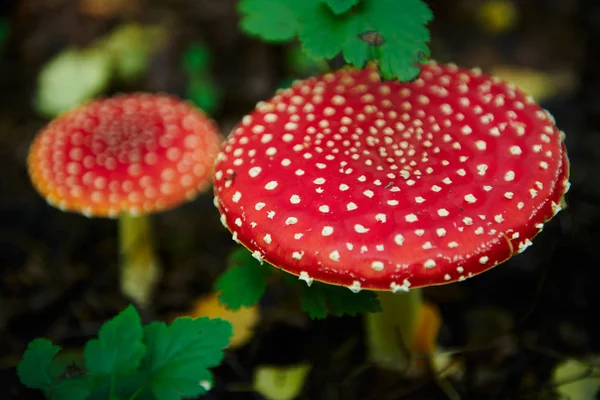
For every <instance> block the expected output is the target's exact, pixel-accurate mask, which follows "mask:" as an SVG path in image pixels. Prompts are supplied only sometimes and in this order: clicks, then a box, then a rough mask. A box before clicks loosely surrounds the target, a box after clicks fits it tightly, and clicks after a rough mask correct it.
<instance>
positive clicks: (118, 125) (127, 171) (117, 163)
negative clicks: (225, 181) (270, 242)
mask: <svg viewBox="0 0 600 400" xmlns="http://www.w3.org/2000/svg"><path fill="white" fill-rule="evenodd" d="M220 141H221V137H220V134H219V132H218V130H217V127H216V126H215V125H214V124H213V123H212V122H211V120H210V119H209V118H208V117H207V116H206V115H205V114H204V113H203V112H202V111H200V110H198V109H196V108H194V107H192V106H191V105H189V104H187V103H185V102H183V101H181V100H179V99H176V98H174V97H171V96H168V95H155V94H143V93H136V94H128V95H121V96H116V97H112V98H106V99H99V100H94V101H91V102H89V103H87V104H84V105H82V106H79V107H77V108H75V109H73V110H71V111H69V112H67V113H65V114H62V115H61V116H59V117H57V118H56V119H54V120H53V121H52V122H50V123H49V124H48V125H47V126H46V127H44V128H43V129H42V130H41V131H40V132H39V133H38V135H37V137H36V138H35V140H34V142H33V144H32V145H31V148H30V150H29V155H28V160H27V165H28V169H29V174H30V177H31V181H32V182H33V185H34V187H35V188H36V189H37V191H38V192H39V193H40V194H41V195H42V196H44V197H45V198H46V200H47V202H48V203H49V204H50V205H53V206H55V207H58V208H59V209H61V210H63V211H72V212H77V213H80V214H83V215H85V216H87V217H108V218H119V231H120V247H121V249H120V250H121V256H122V260H121V288H122V291H123V293H124V294H125V295H127V296H129V297H131V298H133V299H134V300H136V301H137V302H138V303H139V304H140V305H147V304H148V302H149V300H150V295H151V291H152V288H153V286H154V284H155V283H156V281H157V280H158V278H159V275H160V267H159V264H158V261H157V260H156V256H155V254H154V252H153V249H152V241H151V235H150V225H149V221H148V218H147V215H148V214H151V213H155V212H160V211H163V210H167V209H170V208H173V207H176V206H178V205H180V204H181V203H183V202H185V201H189V200H192V199H194V198H195V197H196V195H197V194H198V193H200V192H202V191H204V190H205V189H207V188H208V187H209V186H210V178H211V172H212V164H213V163H214V159H215V156H216V154H217V152H218V150H219V145H220Z"/></svg>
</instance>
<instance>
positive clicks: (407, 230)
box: [215, 63, 569, 291]
mask: <svg viewBox="0 0 600 400" xmlns="http://www.w3.org/2000/svg"><path fill="white" fill-rule="evenodd" d="M568 173H569V169H568V160H567V156H566V149H565V146H564V144H563V137H562V134H561V133H560V132H559V131H558V130H557V128H556V126H555V125H554V121H553V119H552V117H551V116H550V115H549V114H548V113H547V112H546V111H544V110H543V109H541V108H540V107H539V106H538V105H536V104H535V103H534V101H533V100H532V99H531V98H530V97H528V96H526V95H525V94H523V93H522V92H520V91H519V90H517V89H516V88H515V87H514V86H513V85H511V84H507V83H505V82H502V81H500V80H499V79H497V78H492V77H488V76H485V75H483V74H482V73H481V71H479V70H477V69H475V70H464V69H460V68H458V67H456V66H455V65H438V64H435V63H429V64H427V65H424V66H423V67H422V72H421V74H420V77H419V78H418V79H417V80H416V81H414V82H411V83H399V82H381V81H380V79H379V76H378V74H377V72H376V70H374V69H373V68H367V69H365V70H342V71H338V72H336V73H329V74H326V75H324V76H321V77H318V78H312V79H308V80H306V81H302V82H297V83H295V84H294V85H293V86H292V87H291V88H289V89H285V90H282V91H281V92H279V93H278V94H277V95H276V96H275V97H273V98H272V99H271V100H269V101H267V102H265V103H260V104H258V105H257V108H256V110H255V111H254V112H252V113H251V114H250V115H248V116H246V117H245V118H244V119H243V121H242V122H241V124H239V125H238V126H237V127H236V128H235V129H234V130H233V133H232V135H231V136H230V137H229V138H228V140H227V141H226V143H225V144H224V146H223V149H222V151H221V153H220V154H219V156H218V157H217V163H216V169H215V194H216V203H217V206H218V207H219V210H220V212H221V213H222V219H223V222H224V224H225V225H226V226H227V227H229V229H230V230H232V231H233V235H234V239H236V240H238V241H240V242H241V243H242V244H243V245H244V246H246V247H247V248H249V249H250V250H251V251H252V252H253V253H254V254H255V256H256V257H257V258H259V259H264V260H266V261H268V262H269V263H271V264H273V265H275V266H277V267H279V268H282V269H284V270H285V271H288V272H290V273H292V274H295V275H299V276H300V279H303V280H305V281H306V282H307V283H311V282H312V280H313V279H316V280H319V281H323V282H327V283H330V284H336V285H344V286H347V287H349V288H350V289H352V290H355V291H358V290H360V289H361V288H365V289H377V290H392V291H398V290H408V288H409V287H411V288H416V287H422V286H429V285H436V284H443V283H449V282H453V281H458V280H463V279H465V278H468V277H471V276H473V275H475V274H478V273H480V272H483V271H485V270H487V269H489V268H491V267H493V266H495V265H497V264H498V263H500V262H502V261H504V260H506V259H508V258H509V257H511V256H512V255H513V254H515V253H519V252H521V251H523V250H524V249H525V248H527V247H528V246H529V245H530V244H531V241H530V240H531V239H532V238H533V237H534V236H535V235H536V234H537V233H538V232H540V231H541V230H542V227H543V224H544V223H545V222H546V221H548V220H549V219H550V218H552V217H553V216H554V215H555V214H556V213H557V212H558V211H559V210H560V204H561V200H562V197H563V195H564V193H565V192H566V191H567V189H568V185H569V183H568Z"/></svg>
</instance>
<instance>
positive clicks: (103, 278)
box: [0, 0, 600, 400]
mask: <svg viewBox="0 0 600 400" xmlns="http://www.w3.org/2000/svg"><path fill="white" fill-rule="evenodd" d="M235 3H236V2H235V1H234V0H202V1H199V0H172V1H164V0H137V1H133V0H129V1H128V2H119V1H108V0H104V1H100V0H12V1H9V0H4V1H3V2H2V3H1V5H0V15H1V17H2V18H3V19H4V21H6V23H7V24H8V27H9V30H10V35H9V36H8V37H7V38H6V41H5V42H4V44H3V45H2V47H1V50H0V51H1V53H0V387H1V388H2V393H3V394H2V395H1V396H0V397H2V398H11V399H41V398H42V396H41V394H40V393H39V392H36V391H31V390H28V389H26V388H24V387H23V386H22V385H21V384H20V383H19V382H18V380H17V378H16V375H15V369H14V367H15V365H16V363H17V362H18V361H19V359H20V356H21V354H22V353H23V351H24V349H25V347H26V345H27V343H28V342H29V341H30V340H32V339H33V338H36V337H40V336H43V337H48V338H50V339H52V340H53V341H54V342H55V343H58V344H60V345H61V346H63V347H64V348H77V347H80V346H82V344H83V343H85V341H87V340H88V339H89V338H90V337H92V336H94V335H95V333H96V332H97V329H98V327H99V326H100V325H101V324H102V323H103V322H104V321H105V320H106V319H108V318H111V317H112V316H113V315H114V314H116V313H117V312H118V311H120V310H121V309H123V308H124V307H125V306H126V305H127V304H128V300H127V299H125V298H123V296H122V295H121V294H120V292H119V288H118V285H117V276H118V270H117V261H118V260H117V256H118V254H117V238H116V233H117V232H116V224H115V222H114V221H111V220H103V219H87V218H85V217H82V216H79V215H74V214H67V213H63V212H60V211H59V210H57V209H55V208H53V207H50V206H48V205H47V204H46V202H45V201H44V200H43V199H42V198H41V197H40V196H39V195H37V194H36V192H35V191H34V190H33V189H32V187H31V185H30V183H29V179H28V176H27V171H26V165H25V159H26V153H27V149H28V145H29V143H30V142H31V140H32V138H33V137H34V135H35V134H36V132H37V131H38V130H39V129H40V128H41V127H42V126H43V125H44V124H45V123H47V119H45V118H44V117H42V116H40V115H39V114H38V113H37V112H36V110H35V108H34V107H33V101H32V99H33V96H34V92H35V83H36V77H37V74H38V73H39V71H40V69H41V68H42V67H43V65H44V64H45V63H46V62H47V61H48V60H49V59H50V58H51V57H52V56H53V55H55V54H57V53H58V52H59V51H60V50H62V49H64V48H66V47H67V46H76V47H85V46H86V45H88V44H89V43H91V42H92V41H93V40H95V39H97V38H98V37H101V36H103V35H105V34H106V33H107V32H109V31H110V30H111V29H112V28H114V27H116V26H118V25H119V24H121V23H124V22H131V21H139V22H144V23H158V24H163V25H165V26H167V27H168V32H169V34H168V38H167V44H166V45H164V46H163V47H161V49H160V50H159V51H158V52H157V53H155V54H154V55H153V57H152V59H151V61H150V63H149V66H148V69H147V71H146V72H145V74H144V75H143V77H142V78H141V79H139V80H137V81H136V82H133V83H128V84H127V86H124V85H123V84H118V83H115V84H114V85H112V86H111V87H110V88H109V89H108V90H107V91H106V93H105V94H111V93H116V92H122V91H133V90H143V91H164V92H168V93H172V94H175V95H179V96H185V88H186V84H187V77H186V75H185V74H184V72H183V70H182V68H181V57H182V54H183V51H184V49H185V47H186V45H187V44H188V43H190V42H192V41H200V42H203V43H205V44H206V45H207V46H208V48H209V49H210V50H211V52H212V60H213V66H212V71H211V72H212V79H213V80H214V82H215V83H216V84H217V85H218V86H219V87H220V88H221V90H222V92H223V99H222V103H221V104H220V107H219V109H218V111H216V112H215V113H214V118H215V119H216V121H217V122H218V123H219V125H220V126H221V128H222V130H223V132H228V131H229V130H230V129H231V127H232V126H233V125H234V124H236V123H237V121H239V120H240V119H241V117H242V116H243V115H244V114H245V113H247V112H248V111H249V110H251V109H252V107H253V106H254V104H255V103H256V102H257V101H259V100H263V99H266V98H268V97H270V95H271V94H272V93H273V91H274V90H275V89H276V88H277V86H278V84H279V82H281V81H282V80H284V79H287V78H289V77H290V76H289V74H290V73H291V72H290V71H293V69H294V68H293V66H290V65H286V58H285V56H284V54H285V47H283V46H275V45H266V44H264V43H262V42H260V41H258V40H256V39H253V38H250V37H248V36H245V35H244V34H242V33H241V32H240V30H239V28H238V26H237V23H238V17H237V15H236V11H235ZM428 3H429V4H430V5H431V6H432V8H433V10H434V13H435V16H436V19H435V21H434V22H433V23H432V25H431V29H432V42H431V47H432V54H433V55H434V57H435V58H436V59H438V60H439V61H442V62H443V61H453V62H456V63H458V64H461V65H465V66H476V65H478V66H481V67H482V68H483V69H484V70H485V69H486V68H490V67H491V66H494V65H497V64H509V65H526V66H530V67H532V68H535V69H538V70H542V71H554V70H561V71H567V72H568V73H570V74H572V75H573V76H574V77H575V78H576V82H579V84H575V85H572V86H571V87H570V88H569V90H563V91H561V92H560V93H558V94H556V95H555V96H553V97H552V98H550V99H548V100H546V101H545V102H544V103H543V106H544V107H545V108H547V109H548V110H549V111H550V112H551V113H552V114H553V115H554V117H555V118H556V120H557V124H558V126H559V127H560V128H561V129H562V130H564V131H565V132H566V133H567V145H568V149H569V157H570V160H571V165H572V169H571V173H572V178H571V182H572V188H571V191H570V192H569V194H568V197H567V202H568V205H569V207H568V208H567V209H566V210H564V211H563V212H561V213H560V214H559V215H558V216H557V218H555V219H554V220H553V221H552V222H551V223H549V224H548V225H547V226H546V227H545V229H544V231H543V232H542V233H541V234H540V235H539V236H538V237H537V238H536V240H535V245H534V246H532V247H531V248H530V249H528V250H527V251H526V252H525V253H523V254H522V255H520V256H518V257H515V258H514V259H512V260H511V261H509V262H507V263H505V264H503V265H501V266H499V267H497V268H494V269H493V270H492V271H490V272H487V273H485V274H482V275H481V276H479V277H475V278H473V279H470V280H467V281H465V282H463V283H459V284H452V285H447V286H442V287H438V288H431V289H427V290H426V291H425V294H426V296H427V298H428V299H429V300H431V301H433V302H435V303H436V304H437V305H438V306H439V308H440V310H441V315H442V318H443V327H442V331H441V333H440V339H439V341H440V351H448V352H450V351H451V358H452V361H453V362H452V366H451V368H450V369H449V370H448V371H447V372H448V374H447V377H446V379H447V383H448V384H449V385H450V386H451V387H452V388H453V390H454V391H455V392H456V393H458V394H459V395H460V398H463V399H554V398H559V397H558V395H557V394H556V392H555V384H554V383H553V382H552V380H551V375H552V371H553V368H554V367H555V366H556V365H557V364H558V363H560V362H561V361H564V360H566V359H569V358H574V357H575V358H581V357H586V356H589V355H591V354H598V352H599V349H600V324H597V322H596V318H597V315H598V314H597V309H596V307H597V306H599V305H600V301H599V300H600V299H599V297H600V290H598V288H597V287H596V286H597V285H598V283H599V282H600V268H598V267H599V266H600V252H598V247H597V246H598V243H600V174H599V173H598V171H599V170H600V44H599V43H600V4H598V2H597V1H595V0H580V1H576V0H530V1H527V2H515V4H516V5H517V9H518V21H517V25H516V26H515V27H514V28H513V29H510V30H508V31H506V32H503V33H500V34H496V33H492V32H490V31H489V30H486V29H485V27H484V26H482V24H481V23H480V20H479V19H478V15H479V14H478V10H479V9H480V7H481V5H482V4H483V3H484V1H483V0H481V1H480V0H461V1H452V2H447V1H443V0H430V1H428ZM153 224H154V227H155V228H156V230H155V231H156V244H157V248H158V252H159V255H160V258H161V261H162V263H163V265H164V266H165V276H164V278H163V279H162V281H161V283H160V288H159V289H158V290H157V291H156V295H155V298H154V300H153V304H152V306H151V307H150V309H149V310H147V311H145V312H144V313H143V318H144V321H145V322H149V321H151V320H154V319H163V320H168V319H170V318H171V317H172V316H173V315H176V314H178V313H183V312H185V311H186V310H187V309H188V308H189V307H190V305H191V304H192V302H193V300H194V299H195V298H196V297H198V296H200V295H202V294H205V293H208V292H209V291H210V289H211V285H212V283H213V281H214V279H215V277H216V276H218V275H219V273H221V272H222V271H223V269H224V267H225V259H226V257H227V255H228V253H229V252H230V251H231V250H232V249H233V248H234V245H235V243H234V242H233V241H232V240H231V236H230V234H229V233H228V232H227V231H226V230H225V229H224V228H223V227H222V225H221V224H220V222H219V217H218V213H217V211H216V210H215V209H214V207H213V205H212V196H211V195H210V194H205V195H202V196H200V197H199V198H198V199H197V200H195V201H193V202H191V203H189V204H187V205H185V206H182V207H179V208H178V209H176V210H173V211H169V212H166V213H163V214H160V215H156V216H155V217H153ZM261 315H262V317H261V322H260V324H259V325H258V327H257V330H256V335H255V337H254V338H253V340H252V341H251V342H250V344H248V345H246V346H245V347H243V348H241V349H239V350H237V351H232V352H229V353H228V354H227V355H226V358H225V361H224V363H223V365H222V366H220V367H219V368H217V369H215V371H214V373H215V376H216V387H215V389H214V390H213V391H211V392H210V393H209V394H208V395H207V396H205V397H204V398H206V399H228V400H229V399H231V400H236V399H261V398H263V397H261V395H259V394H257V393H255V392H253V391H252V389H251V380H252V371H253V369H254V368H255V367H256V366H257V365H261V364H276V365H291V364H295V363H299V362H303V361H308V362H309V363H311V364H312V365H313V369H312V371H311V373H310V376H309V378H308V381H307V382H306V385H305V387H304V389H303V391H302V394H301V395H300V397H299V398H300V399H312V400H321V399H323V400H337V399H341V400H354V399H362V400H385V399H389V400H395V399H447V398H453V397H450V396H451V395H450V394H449V392H448V390H443V389H442V386H443V385H440V383H439V381H438V380H436V379H434V378H433V377H428V378H426V379H423V380H419V381H418V382H406V381H403V380H400V379H398V377H397V376H396V375H395V374H390V373H386V372H383V371H381V370H379V369H377V368H375V367H374V366H371V365H369V364H368V363H367V362H366V360H365V357H364V347H363V344H362V343H363V337H362V335H363V333H362V322H361V319H360V318H349V317H348V318H328V319H326V320H321V321H312V320H310V319H308V318H307V317H306V316H305V315H304V314H303V313H302V312H300V311H299V306H298V304H297V301H296V300H295V299H290V298H289V297H288V296H286V291H285V290H284V289H282V288H281V287H278V286H277V285H274V286H273V287H271V288H270V289H269V291H268V293H267V296H266V297H265V299H264V301H263V302H262V304H261ZM449 354H450V353H449ZM5 396H7V397H5Z"/></svg>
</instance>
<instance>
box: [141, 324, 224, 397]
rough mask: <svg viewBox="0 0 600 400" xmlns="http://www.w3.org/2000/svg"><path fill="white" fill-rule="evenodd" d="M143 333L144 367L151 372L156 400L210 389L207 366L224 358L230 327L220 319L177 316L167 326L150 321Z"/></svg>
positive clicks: (195, 394) (193, 394)
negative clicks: (145, 352)
mask: <svg viewBox="0 0 600 400" xmlns="http://www.w3.org/2000/svg"><path fill="white" fill-rule="evenodd" d="M144 335H145V340H146V343H147V346H148V351H147V354H146V360H145V362H144V366H143V369H144V371H145V372H146V373H148V374H149V375H150V385H151V389H152V393H153V394H154V396H155V397H156V399H158V400H179V399H181V398H182V397H194V396H199V395H202V394H204V393H206V391H207V390H208V389H210V387H211V386H212V377H211V375H210V372H209V371H208V368H210V367H214V366H216V365H218V364H219V363H220V362H221V360H222V359H223V349H224V348H225V347H226V346H227V345H228V343H229V338H230V337H231V335H232V328H231V324H230V323H229V322H227V321H224V320H221V319H212V320H211V319H208V318H198V319H190V318H179V319H176V320H175V321H174V322H173V323H172V324H171V325H170V326H167V325H166V324H165V323H164V322H154V323H152V324H149V325H147V326H146V327H145V328H144Z"/></svg>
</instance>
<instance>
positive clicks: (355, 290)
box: [348, 281, 362, 293]
mask: <svg viewBox="0 0 600 400" xmlns="http://www.w3.org/2000/svg"><path fill="white" fill-rule="evenodd" d="M348 289H350V290H351V291H352V293H358V292H360V291H361V290H362V288H361V287H360V282H359V281H354V282H352V285H350V286H348Z"/></svg>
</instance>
